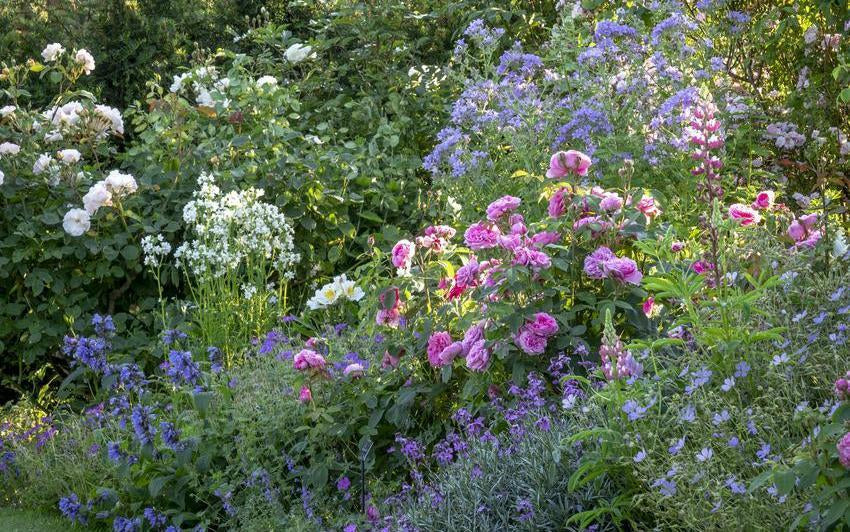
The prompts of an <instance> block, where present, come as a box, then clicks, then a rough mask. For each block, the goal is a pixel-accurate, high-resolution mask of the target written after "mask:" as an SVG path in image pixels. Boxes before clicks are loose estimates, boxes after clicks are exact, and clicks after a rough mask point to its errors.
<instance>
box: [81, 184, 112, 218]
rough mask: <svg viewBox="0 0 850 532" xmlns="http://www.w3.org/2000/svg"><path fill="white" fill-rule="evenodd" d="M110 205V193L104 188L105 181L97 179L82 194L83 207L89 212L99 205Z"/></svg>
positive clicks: (92, 211) (96, 208)
mask: <svg viewBox="0 0 850 532" xmlns="http://www.w3.org/2000/svg"><path fill="white" fill-rule="evenodd" d="M108 205H112V193H111V192H109V189H108V188H106V183H104V182H103V181H98V182H97V183H95V184H94V185H92V187H91V188H90V189H89V191H88V192H87V193H86V195H85V196H83V207H85V209H86V212H88V213H89V214H94V213H96V212H97V210H98V209H99V208H101V207H105V206H108Z"/></svg>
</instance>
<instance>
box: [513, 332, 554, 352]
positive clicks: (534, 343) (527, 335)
mask: <svg viewBox="0 0 850 532" xmlns="http://www.w3.org/2000/svg"><path fill="white" fill-rule="evenodd" d="M514 343H515V344H516V345H517V347H519V348H520V349H521V350H522V351H523V352H524V353H525V354H527V355H539V354H541V353H543V352H544V351H546V343H547V340H546V338H545V337H543V336H539V335H536V334H534V332H533V331H532V330H531V328H530V327H528V326H527V325H524V326H523V327H522V328H521V329H520V330H519V332H518V333H517V334H516V336H514Z"/></svg>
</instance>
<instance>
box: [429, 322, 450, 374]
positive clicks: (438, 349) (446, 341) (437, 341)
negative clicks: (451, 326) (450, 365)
mask: <svg viewBox="0 0 850 532" xmlns="http://www.w3.org/2000/svg"><path fill="white" fill-rule="evenodd" d="M451 343H452V337H451V335H450V334H449V333H448V332H446V331H440V332H435V333H434V334H432V335H431V337H430V338H428V363H429V364H431V366H432V367H435V368H438V367H440V366H442V365H443V364H442V363H441V362H440V353H442V352H443V349H445V348H446V347H448V346H449V345H450V344H451Z"/></svg>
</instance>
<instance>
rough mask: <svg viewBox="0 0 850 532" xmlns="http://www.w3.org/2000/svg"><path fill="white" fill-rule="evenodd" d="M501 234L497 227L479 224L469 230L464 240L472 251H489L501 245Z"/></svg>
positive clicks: (471, 226)
mask: <svg viewBox="0 0 850 532" xmlns="http://www.w3.org/2000/svg"><path fill="white" fill-rule="evenodd" d="M500 234H501V233H500V231H499V228H498V227H496V226H495V225H492V224H485V223H482V222H478V223H475V224H472V225H470V226H469V227H468V228H467V230H466V232H465V233H464V234H463V239H464V241H465V242H466V245H467V246H469V248H470V249H475V250H477V249H489V248H494V247H496V246H498V245H499V235H500Z"/></svg>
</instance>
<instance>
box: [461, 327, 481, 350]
mask: <svg viewBox="0 0 850 532" xmlns="http://www.w3.org/2000/svg"><path fill="white" fill-rule="evenodd" d="M483 339H484V322H483V321H481V322H478V323H477V324H475V325H473V326H472V327H470V328H469V330H467V331H466V334H464V335H463V342H462V343H463V351H464V353H469V350H470V349H471V348H472V344H474V343H475V342H477V341H478V340H483Z"/></svg>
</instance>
